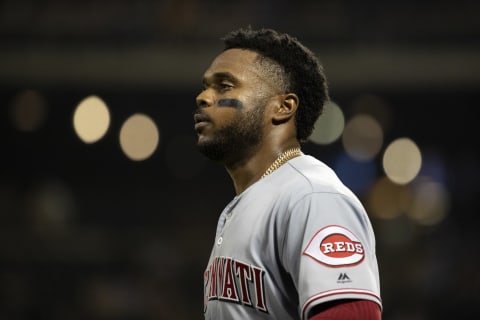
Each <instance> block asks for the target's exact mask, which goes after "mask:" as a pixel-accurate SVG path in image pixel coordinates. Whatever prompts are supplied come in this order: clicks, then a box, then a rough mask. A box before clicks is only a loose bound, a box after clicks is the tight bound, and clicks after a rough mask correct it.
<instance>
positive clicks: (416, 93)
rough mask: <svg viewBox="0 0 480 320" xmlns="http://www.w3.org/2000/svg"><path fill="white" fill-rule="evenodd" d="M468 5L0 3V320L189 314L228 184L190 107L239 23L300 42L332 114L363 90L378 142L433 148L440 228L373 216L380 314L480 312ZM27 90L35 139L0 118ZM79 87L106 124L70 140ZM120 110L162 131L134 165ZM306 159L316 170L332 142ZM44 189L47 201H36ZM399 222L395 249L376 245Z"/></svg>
mask: <svg viewBox="0 0 480 320" xmlns="http://www.w3.org/2000/svg"><path fill="white" fill-rule="evenodd" d="M479 12H480V4H479V3H478V2H476V1H463V0H462V1H455V2H440V3H437V2H433V1H432V2H430V1H421V2H420V1H390V2H386V1H361V2H358V1H295V2H289V1H250V0H247V1H213V0H209V1H199V0H183V1H148V0H138V1H125V0H117V1H93V0H84V1H55V0H46V1H33V0H16V1H13V0H10V1H0V103H1V105H2V107H1V109H0V137H1V138H0V141H1V149H0V157H1V162H0V165H1V167H0V168H1V169H0V318H1V319H49V320H50V319H149V320H150V319H201V318H202V310H203V287H202V284H203V270H204V267H205V265H206V262H207V259H208V256H209V254H210V246H211V243H212V240H213V236H214V230H215V226H216V220H217V217H218V215H219V214H220V212H221V210H222V209H223V207H224V205H225V204H226V203H228V201H229V200H230V199H231V198H232V197H233V196H234V190H233V187H232V185H231V182H230V179H229V177H228V176H227V174H226V173H225V171H224V170H223V168H222V167H221V166H218V165H216V164H213V163H210V162H208V161H205V159H203V158H202V157H201V156H200V155H198V154H197V153H196V151H195V148H194V143H195V137H194V132H193V121H192V110H193V107H194V99H195V96H196V94H197V93H198V91H199V89H200V87H201V75H202V73H203V71H204V69H205V68H206V67H207V66H208V65H209V63H210V62H211V60H212V59H213V58H214V57H215V55H216V54H217V53H218V52H219V50H221V47H222V44H221V41H220V40H219V38H220V37H221V36H223V35H224V34H225V33H226V32H228V31H230V30H233V29H236V28H238V27H241V26H246V25H249V24H250V25H252V26H254V27H262V26H265V27H273V28H277V29H279V30H280V31H285V32H289V33H291V34H292V35H294V36H296V37H297V38H299V39H300V40H301V41H302V42H304V43H305V44H306V45H307V46H309V47H311V48H312V50H313V51H315V53H317V54H318V56H319V57H320V59H321V60H322V62H323V63H324V65H325V69H326V73H327V76H328V78H329V81H330V86H331V95H332V98H333V99H334V100H335V102H337V103H338V104H339V105H340V106H341V108H342V109H343V110H344V112H345V114H346V116H348V115H349V110H351V107H352V104H353V101H354V100H355V99H356V98H357V97H359V96H361V95H364V94H374V95H376V96H378V97H381V98H382V99H383V100H384V101H386V103H387V104H388V106H389V108H390V109H389V110H390V111H391V126H390V130H389V131H388V132H387V133H386V136H385V141H391V140H393V139H395V138H396V137H401V136H409V137H411V138H412V139H414V140H415V141H416V143H417V144H419V145H420V146H421V148H422V149H429V150H434V151H435V152H436V154H437V155H438V157H439V159H441V162H442V163H443V164H444V169H445V171H444V173H445V184H446V188H447V190H448V194H449V201H450V207H449V210H448V213H447V216H446V217H445V219H444V220H442V221H441V222H440V223H439V224H436V225H433V226H428V227H426V226H418V225H414V224H412V223H411V222H408V221H406V220H405V219H396V220H394V221H383V220H380V219H377V218H375V217H372V222H373V224H374V227H375V229H376V231H377V250H378V259H379V265H380V271H381V280H382V283H381V286H382V296H383V299H384V319H386V320H392V319H415V320H417V319H418V320H420V319H421V320H423V319H467V318H468V319H470V318H471V317H472V316H471V315H473V314H476V312H475V311H476V309H477V306H478V303H480V271H479V270H480V261H479V252H480V251H479V249H478V247H479V245H480V243H479V241H478V230H477V228H478V227H477V223H478V221H479V219H478V217H477V215H478V214H479V205H478V195H479V192H478V186H477V183H478V179H479V178H480V174H479V169H478V164H479V156H478V143H477V137H478V120H477V119H478V118H477V117H476V116H475V115H476V113H477V111H476V107H478V106H479V104H478V101H479V98H480V92H479V89H480V59H479V57H480V46H479V45H480V43H479V39H480V19H478V14H479ZM27 89H29V90H36V91H37V92H39V93H41V95H42V96H43V98H44V101H45V102H46V106H47V111H48V112H47V115H46V120H45V122H44V123H43V125H42V126H41V127H40V128H39V129H38V130H35V131H34V132H22V131H19V130H17V129H16V128H15V126H14V125H13V123H12V118H11V111H12V103H13V101H15V98H16V97H17V96H18V95H19V94H20V93H21V92H23V91H24V90H27ZM91 94H96V95H99V96H100V97H102V99H104V101H105V102H106V103H107V105H108V106H109V108H110V111H111V116H112V123H111V127H110V128H109V130H108V132H107V134H106V135H105V137H104V138H103V139H102V140H100V141H99V142H97V143H94V144H85V143H83V142H81V141H80V140H79V139H78V137H77V136H76V134H75V132H74V129H73V127H72V116H73V112H74V109H75V107H76V105H77V104H78V103H79V102H80V101H81V100H82V99H83V98H84V97H86V96H88V95H91ZM137 112H142V113H145V114H147V115H149V116H151V117H152V119H154V121H155V122H156V124H157V126H158V127H159V129H160V136H161V137H160V144H159V146H158V148H157V150H156V151H155V153H154V154H153V155H152V156H151V157H150V158H148V159H147V160H144V161H140V162H133V161H131V160H129V159H128V158H127V157H126V156H125V155H124V154H123V153H122V151H121V149H120V146H119V143H118V131H119V129H120V126H121V124H122V123H123V121H125V119H126V118H127V117H128V116H129V115H131V114H133V113H137ZM305 151H306V152H308V153H310V154H313V155H315V156H317V157H318V158H319V159H321V160H323V161H325V162H326V163H327V164H330V165H333V161H334V159H335V157H336V156H337V155H338V153H339V152H340V151H341V144H340V142H336V143H334V144H332V145H329V146H318V145H313V144H311V143H309V144H307V145H306V146H305ZM377 160H378V162H379V163H378V165H379V166H380V162H381V160H380V159H377ZM52 196H53V199H54V200H55V201H53V203H56V205H55V206H54V207H53V208H52V207H49V203H50V202H48V201H47V200H45V202H42V201H43V200H42V199H50V198H49V197H52ZM360 196H361V195H360ZM59 199H60V200H59ZM59 201H60V204H59ZM62 201H63V202H62ZM45 203H46V204H45ZM58 208H60V209H61V210H58ZM58 212H60V213H61V214H60V215H56V214H57V213H58ZM398 230H403V231H402V232H403V234H404V235H403V236H402V237H401V241H397V242H393V243H392V242H388V241H382V239H384V236H383V235H385V234H387V233H392V232H398ZM405 230H408V232H405ZM386 238H388V237H386Z"/></svg>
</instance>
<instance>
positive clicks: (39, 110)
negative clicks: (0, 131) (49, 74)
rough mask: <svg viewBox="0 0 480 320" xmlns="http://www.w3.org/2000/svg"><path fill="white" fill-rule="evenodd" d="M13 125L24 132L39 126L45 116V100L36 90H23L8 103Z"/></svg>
mask: <svg viewBox="0 0 480 320" xmlns="http://www.w3.org/2000/svg"><path fill="white" fill-rule="evenodd" d="M10 108H11V109H10V112H11V113H10V115H11V118H12V123H13V126H14V127H15V128H16V129H17V130H19V131H24V132H31V131H35V130H37V129H38V128H40V127H41V126H42V125H43V124H44V123H45V120H46V117H47V101H46V100H45V98H44V97H43V95H42V94H41V93H40V92H38V91H36V90H24V91H22V92H20V93H19V94H18V95H17V96H15V98H14V99H13V101H12V103H11V105H10Z"/></svg>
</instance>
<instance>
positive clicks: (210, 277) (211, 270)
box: [204, 257, 268, 313]
mask: <svg viewBox="0 0 480 320" xmlns="http://www.w3.org/2000/svg"><path fill="white" fill-rule="evenodd" d="M264 275H265V270H263V269H261V268H258V267H255V266H252V265H250V264H247V263H244V262H241V261H238V260H235V259H232V258H228V257H215V258H214V259H213V262H212V263H211V264H210V265H209V266H208V267H207V270H206V271H205V274H204V294H205V301H204V302H205V306H204V307H205V309H204V310H205V311H206V310H207V302H208V301H210V300H220V301H225V302H233V303H239V304H243V305H246V306H249V307H253V308H256V309H257V310H260V311H262V312H265V313H268V309H267V305H266V301H265V287H264Z"/></svg>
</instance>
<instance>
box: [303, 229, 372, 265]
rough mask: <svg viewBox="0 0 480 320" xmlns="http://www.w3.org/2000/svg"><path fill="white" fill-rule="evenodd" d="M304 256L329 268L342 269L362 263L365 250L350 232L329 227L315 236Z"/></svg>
mask: <svg viewBox="0 0 480 320" xmlns="http://www.w3.org/2000/svg"><path fill="white" fill-rule="evenodd" d="M303 254H305V255H307V256H310V257H312V258H313V259H315V260H317V261H318V262H320V263H323V264H326V265H328V266H331V267H340V266H347V265H354V264H358V263H360V262H361V261H362V260H363V258H364V257H365V250H364V249H363V245H362V244H361V243H360V240H358V238H357V237H356V236H355V235H354V234H353V233H351V232H350V231H349V230H347V229H345V228H343V227H340V226H328V227H325V228H323V229H321V230H319V231H318V232H317V233H316V234H315V235H314V236H313V238H312V239H311V240H310V242H309V244H308V245H307V247H306V248H305V251H304V252H303Z"/></svg>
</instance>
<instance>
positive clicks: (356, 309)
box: [308, 300, 382, 320]
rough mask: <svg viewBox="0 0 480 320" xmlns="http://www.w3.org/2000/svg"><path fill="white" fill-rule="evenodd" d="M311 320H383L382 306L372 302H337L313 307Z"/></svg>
mask: <svg viewBox="0 0 480 320" xmlns="http://www.w3.org/2000/svg"><path fill="white" fill-rule="evenodd" d="M310 314H311V315H310V316H309V318H308V319H309V320H340V319H349V320H381V319H382V312H381V310H380V306H379V305H378V304H377V303H375V302H373V301H370V300H337V301H331V302H327V303H322V304H319V305H318V306H315V307H313V309H312V312H311V313H310Z"/></svg>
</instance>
